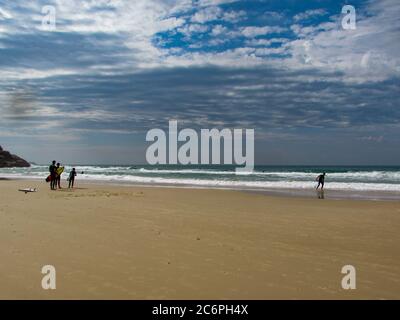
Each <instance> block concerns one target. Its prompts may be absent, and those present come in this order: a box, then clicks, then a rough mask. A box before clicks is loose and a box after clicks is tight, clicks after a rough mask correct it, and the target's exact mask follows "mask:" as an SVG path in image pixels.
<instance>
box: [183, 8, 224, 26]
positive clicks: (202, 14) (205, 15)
mask: <svg viewBox="0 0 400 320" xmlns="http://www.w3.org/2000/svg"><path fill="white" fill-rule="evenodd" d="M222 13H223V11H222V9H221V8H219V7H208V8H205V9H202V10H200V11H197V12H196V13H195V14H194V15H193V16H192V18H191V21H192V22H196V23H206V22H210V21H214V20H218V19H220V18H221V16H222Z"/></svg>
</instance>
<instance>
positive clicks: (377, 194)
mask: <svg viewBox="0 0 400 320" xmlns="http://www.w3.org/2000/svg"><path fill="white" fill-rule="evenodd" d="M42 180H43V181H44V178H43V179H42V178H38V177H29V178H28V177H13V178H10V177H1V176H0V181H40V182H42ZM67 183H68V182H67V181H65V180H62V184H63V185H64V186H65V185H67ZM76 183H77V185H78V184H89V185H104V186H115V187H119V186H120V187H145V188H176V189H198V190H233V191H241V192H248V193H257V194H264V195H267V196H275V197H290V198H292V197H294V198H318V199H321V200H322V199H330V200H363V201H400V193H398V192H394V191H370V190H366V191H359V190H338V189H329V184H327V186H325V189H324V191H323V193H321V191H320V190H319V191H318V190H315V189H306V188H304V189H293V188H276V189H272V188H251V187H248V188H246V187H219V186H199V185H189V184H183V183H182V184H170V183H145V182H142V183H135V182H131V181H129V182H127V181H110V180H90V179H84V180H80V179H77V180H76Z"/></svg>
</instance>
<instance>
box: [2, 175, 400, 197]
mask: <svg viewBox="0 0 400 320" xmlns="http://www.w3.org/2000/svg"><path fill="white" fill-rule="evenodd" d="M2 177H5V178H24V179H26V178H30V179H43V174H40V173H39V172H36V173H34V174H29V175H27V174H24V173H15V174H2ZM78 177H79V180H83V181H99V182H100V181H103V182H114V183H121V182H123V183H132V184H154V185H178V186H179V185H180V186H193V187H196V186H197V187H216V188H227V189H230V188H233V189H260V190H263V189H264V190H268V189H303V190H304V189H313V188H315V182H313V181H244V180H229V179H224V180H222V179H215V180H212V179H195V178H179V179H176V178H165V177H145V176H135V175H109V174H80V175H79V176H78ZM328 186H329V189H334V190H353V191H392V192H400V184H388V183H380V182H378V183H370V182H329V184H328Z"/></svg>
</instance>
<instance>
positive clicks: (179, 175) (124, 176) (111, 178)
mask: <svg viewBox="0 0 400 320" xmlns="http://www.w3.org/2000/svg"><path fill="white" fill-rule="evenodd" d="M65 167H66V170H65V173H64V174H63V180H65V179H66V178H67V176H68V173H69V171H70V170H71V168H72V166H70V165H66V166H65ZM75 167H76V169H77V172H78V177H77V181H94V182H96V181H98V182H111V183H115V184H136V185H138V184H139V185H144V184H151V185H160V186H185V187H197V188H224V189H242V190H254V191H266V192H282V193H288V192H289V193H291V194H307V193H309V191H311V190H313V189H314V188H315V187H316V181H315V178H316V176H317V175H319V174H320V173H322V172H326V179H325V189H326V192H327V191H328V190H332V191H335V194H336V195H352V196H353V197H357V196H360V197H363V196H367V197H371V196H372V198H382V196H384V197H387V198H390V199H393V198H394V199H400V166H392V167H390V166H369V167H367V166H325V167H323V166H321V167H318V166H256V167H255V169H254V172H252V173H241V174H238V173H236V172H235V167H234V166H210V165H209V166H179V165H159V166H150V165H127V166H111V165H76V166H75ZM82 172H83V173H82ZM47 175H48V165H32V167H30V168H2V169H0V177H3V178H14V179H15V178H24V179H26V178H28V179H43V180H44V179H45V178H46V176H47Z"/></svg>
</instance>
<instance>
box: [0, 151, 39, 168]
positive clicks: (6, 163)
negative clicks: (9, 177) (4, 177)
mask: <svg viewBox="0 0 400 320" xmlns="http://www.w3.org/2000/svg"><path fill="white" fill-rule="evenodd" d="M30 166H31V165H30V164H29V163H28V162H27V161H25V160H24V159H21V158H20V157H18V156H16V155H14V154H11V153H9V152H8V151H4V150H3V148H2V147H1V146H0V168H12V167H19V168H23V167H30Z"/></svg>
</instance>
